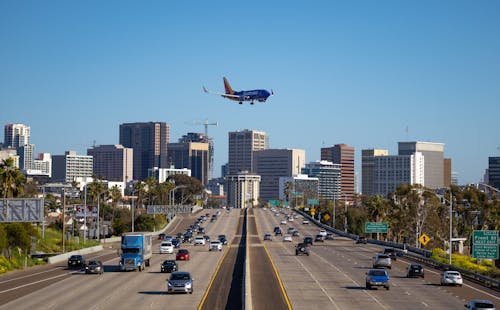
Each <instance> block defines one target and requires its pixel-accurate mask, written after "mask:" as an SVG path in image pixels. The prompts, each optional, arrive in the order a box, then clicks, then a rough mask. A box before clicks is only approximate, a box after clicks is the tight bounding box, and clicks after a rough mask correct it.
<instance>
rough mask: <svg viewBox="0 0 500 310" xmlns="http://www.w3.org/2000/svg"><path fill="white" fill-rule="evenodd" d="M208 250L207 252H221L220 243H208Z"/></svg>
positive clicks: (213, 241) (216, 241)
mask: <svg viewBox="0 0 500 310" xmlns="http://www.w3.org/2000/svg"><path fill="white" fill-rule="evenodd" d="M208 250H209V251H212V250H214V251H217V250H218V251H222V243H221V242H220V241H219V240H212V241H210V244H209V245H208Z"/></svg>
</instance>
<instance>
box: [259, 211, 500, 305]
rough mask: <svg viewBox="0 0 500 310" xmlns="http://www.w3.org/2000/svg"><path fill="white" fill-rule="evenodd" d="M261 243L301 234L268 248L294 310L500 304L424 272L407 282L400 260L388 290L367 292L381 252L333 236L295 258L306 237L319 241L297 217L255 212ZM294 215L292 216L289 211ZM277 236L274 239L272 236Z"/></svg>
mask: <svg viewBox="0 0 500 310" xmlns="http://www.w3.org/2000/svg"><path fill="white" fill-rule="evenodd" d="M254 212H255V217H256V221H257V228H258V233H259V235H260V238H262V237H263V235H264V233H273V228H274V227H275V226H281V227H282V229H283V230H284V231H285V232H286V229H287V227H290V226H292V227H295V228H296V229H297V230H299V232H300V233H301V236H300V237H294V239H295V240H294V242H292V243H289V242H283V241H282V238H281V237H280V236H276V237H274V239H273V241H266V242H265V245H266V247H267V249H268V250H269V252H270V253H271V256H272V259H273V261H274V263H275V265H276V267H277V269H278V272H279V275H280V277H281V279H282V281H283V285H284V288H285V290H286V293H287V295H288V297H289V299H290V302H291V305H292V307H293V308H294V309H316V308H317V309H462V308H464V304H465V303H466V302H467V301H469V300H470V299H472V298H484V299H489V300H491V301H493V302H494V303H495V304H497V305H499V304H500V294H499V293H498V292H495V291H492V290H490V289H487V288H484V287H481V286H478V285H476V284H472V283H469V282H468V281H464V285H463V287H448V286H447V287H442V286H440V285H439V276H440V274H441V273H440V272H439V271H435V270H431V269H430V268H426V269H425V279H420V278H418V279H416V278H406V267H407V265H408V264H409V261H407V260H406V259H401V258H399V259H398V260H397V261H396V262H394V261H393V266H392V269H391V270H389V275H390V284H391V287H390V290H389V291H386V290H385V289H382V288H379V289H374V290H367V289H366V288H365V273H366V272H367V271H368V270H369V269H370V268H371V267H372V264H371V263H372V257H373V256H374V254H375V253H377V252H380V250H381V249H382V248H381V247H379V246H375V245H370V244H368V245H366V244H363V245H357V244H354V242H353V241H352V240H350V239H347V238H342V237H338V236H335V238H334V240H326V241H325V242H324V243H323V244H321V243H315V244H314V245H313V246H312V247H311V255H310V256H295V250H294V245H296V244H297V243H298V242H299V241H301V240H302V239H303V237H304V236H305V235H311V236H313V237H314V236H315V235H316V234H317V233H318V231H319V228H318V227H317V226H315V225H312V224H310V225H303V224H302V217H301V216H299V218H298V219H296V220H295V221H293V222H288V223H287V224H286V225H279V223H280V221H281V220H283V219H284V216H283V214H280V215H279V216H276V215H275V214H274V213H273V212H271V211H269V210H263V209H255V210H254ZM287 212H288V213H291V212H292V211H287ZM273 236H274V234H273Z"/></svg>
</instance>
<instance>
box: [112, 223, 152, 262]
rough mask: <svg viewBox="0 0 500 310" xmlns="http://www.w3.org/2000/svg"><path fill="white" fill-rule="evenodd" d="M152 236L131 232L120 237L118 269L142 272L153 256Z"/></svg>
mask: <svg viewBox="0 0 500 310" xmlns="http://www.w3.org/2000/svg"><path fill="white" fill-rule="evenodd" d="M152 249H153V234H152V233H150V232H131V233H125V234H123V235H122V245H121V258H120V269H121V270H122V271H124V270H139V271H142V270H144V268H145V267H149V260H150V259H151V257H152V256H153V250H152Z"/></svg>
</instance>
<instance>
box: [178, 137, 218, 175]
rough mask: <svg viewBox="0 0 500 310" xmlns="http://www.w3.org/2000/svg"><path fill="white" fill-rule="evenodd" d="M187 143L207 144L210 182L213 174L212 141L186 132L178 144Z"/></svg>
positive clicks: (209, 138) (213, 149)
mask: <svg viewBox="0 0 500 310" xmlns="http://www.w3.org/2000/svg"><path fill="white" fill-rule="evenodd" d="M187 142H200V143H208V179H209V180H210V179H211V178H212V177H213V174H214V151H215V147H214V139H212V138H211V137H209V136H208V135H206V134H204V133H198V132H188V133H187V135H184V136H182V137H181V138H180V139H179V143H187Z"/></svg>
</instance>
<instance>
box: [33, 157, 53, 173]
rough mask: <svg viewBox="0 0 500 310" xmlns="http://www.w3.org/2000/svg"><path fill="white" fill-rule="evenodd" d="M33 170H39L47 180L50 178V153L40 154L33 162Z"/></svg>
mask: <svg viewBox="0 0 500 310" xmlns="http://www.w3.org/2000/svg"><path fill="white" fill-rule="evenodd" d="M33 169H34V170H39V171H40V172H41V173H43V174H46V175H48V176H49V178H51V177H52V156H50V153H40V154H38V156H37V158H35V159H34V160H33Z"/></svg>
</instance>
